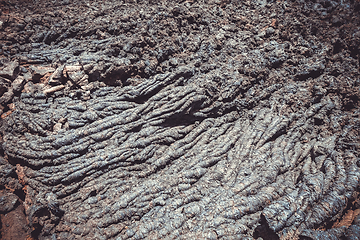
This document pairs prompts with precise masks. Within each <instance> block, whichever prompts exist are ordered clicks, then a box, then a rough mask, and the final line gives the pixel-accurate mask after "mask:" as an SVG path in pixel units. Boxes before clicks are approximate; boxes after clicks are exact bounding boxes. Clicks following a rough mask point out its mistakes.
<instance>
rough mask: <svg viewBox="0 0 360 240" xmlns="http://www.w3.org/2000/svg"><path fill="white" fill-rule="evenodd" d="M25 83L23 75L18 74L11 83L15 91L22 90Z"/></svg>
mask: <svg viewBox="0 0 360 240" xmlns="http://www.w3.org/2000/svg"><path fill="white" fill-rule="evenodd" d="M24 85H25V78H24V77H23V76H18V77H17V78H16V79H15V80H14V81H13V82H12V84H11V87H12V89H13V91H14V92H20V91H21V90H22V89H23V87H24Z"/></svg>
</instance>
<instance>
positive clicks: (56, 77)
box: [49, 65, 64, 85]
mask: <svg viewBox="0 0 360 240" xmlns="http://www.w3.org/2000/svg"><path fill="white" fill-rule="evenodd" d="M63 71H64V65H62V66H60V67H58V68H57V69H56V70H55V72H54V73H53V74H52V75H51V76H50V78H49V84H51V85H56V84H59V83H60V82H61V79H62V73H63Z"/></svg>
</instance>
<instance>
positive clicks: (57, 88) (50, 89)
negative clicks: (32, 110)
mask: <svg viewBox="0 0 360 240" xmlns="http://www.w3.org/2000/svg"><path fill="white" fill-rule="evenodd" d="M64 88H65V86H64V85H59V86H55V87H52V88H49V89H45V90H44V91H43V93H44V94H48V93H53V92H57V91H60V90H62V89H64Z"/></svg>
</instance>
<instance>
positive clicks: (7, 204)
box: [0, 192, 19, 213]
mask: <svg viewBox="0 0 360 240" xmlns="http://www.w3.org/2000/svg"><path fill="white" fill-rule="evenodd" d="M18 200H19V198H18V197H17V196H16V195H15V194H13V193H4V192H2V193H0V212H1V213H7V212H10V211H11V210H12V209H14V207H15V205H16V203H17V202H18Z"/></svg>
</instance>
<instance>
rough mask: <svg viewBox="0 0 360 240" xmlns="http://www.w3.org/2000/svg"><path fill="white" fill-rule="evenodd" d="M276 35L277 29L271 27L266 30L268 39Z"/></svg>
mask: <svg viewBox="0 0 360 240" xmlns="http://www.w3.org/2000/svg"><path fill="white" fill-rule="evenodd" d="M274 33H275V29H274V28H273V27H269V28H267V29H266V36H267V37H269V36H271V35H272V34H274Z"/></svg>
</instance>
